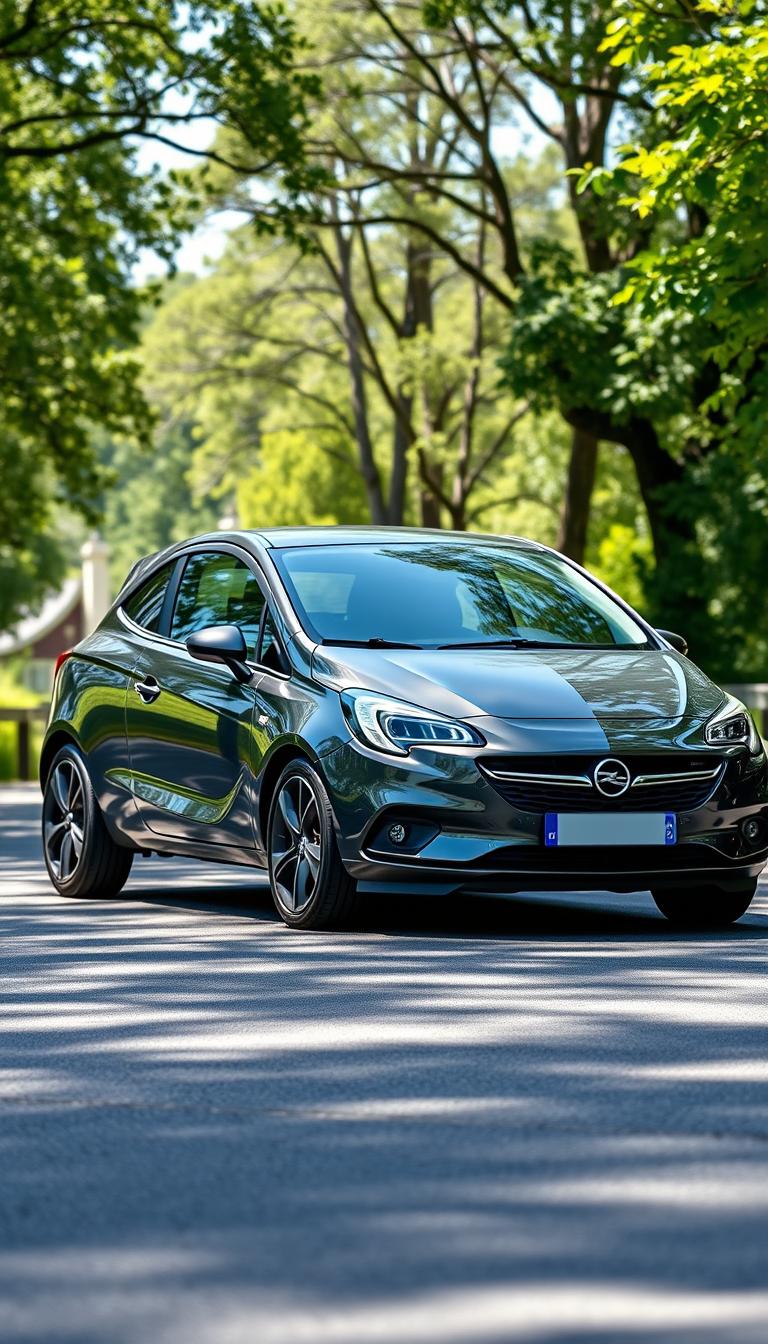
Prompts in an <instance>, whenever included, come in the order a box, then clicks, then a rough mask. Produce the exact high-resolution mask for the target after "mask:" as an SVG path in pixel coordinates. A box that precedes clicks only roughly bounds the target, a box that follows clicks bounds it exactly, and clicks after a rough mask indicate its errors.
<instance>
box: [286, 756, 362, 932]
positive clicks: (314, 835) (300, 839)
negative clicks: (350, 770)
mask: <svg viewBox="0 0 768 1344" xmlns="http://www.w3.org/2000/svg"><path fill="white" fill-rule="evenodd" d="M267 857H268V860H269V881H270V885H271V887H272V899H273V900H274V902H275V908H276V909H277V912H278V914H279V915H280V918H281V919H282V920H283V922H284V923H285V924H287V925H288V927H289V928H291V929H333V928H339V927H340V926H342V925H345V924H347V923H348V921H349V920H350V918H351V916H352V914H353V911H354V909H355V905H356V893H357V885H356V883H355V882H354V880H353V879H352V878H351V877H350V876H349V874H348V873H347V871H346V869H345V868H344V865H343V863H342V862H341V856H340V854H339V847H338V845H337V843H336V834H335V831H334V827H333V812H332V810H331V804H330V802H329V799H328V794H327V792H326V789H325V785H324V784H323V781H322V779H321V778H320V776H319V774H318V773H317V771H316V770H315V769H313V767H312V766H311V765H310V764H309V763H308V762H307V761H303V760H296V761H291V762H290V763H289V764H288V765H287V766H286V767H285V769H284V770H283V773H282V774H281V776H280V778H279V779H278V781H277V786H276V788H275V792H274V796H273V798H272V804H271V807H270V812H269V823H268V827H267Z"/></svg>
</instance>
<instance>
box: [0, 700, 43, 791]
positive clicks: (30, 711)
mask: <svg viewBox="0 0 768 1344" xmlns="http://www.w3.org/2000/svg"><path fill="white" fill-rule="evenodd" d="M47 718H48V705H33V706H29V707H27V708H24V709H2V708H0V723H15V724H16V778H17V779H34V777H35V772H34V771H33V769H32V753H31V751H30V746H31V742H32V725H33V723H45V721H46V719H47Z"/></svg>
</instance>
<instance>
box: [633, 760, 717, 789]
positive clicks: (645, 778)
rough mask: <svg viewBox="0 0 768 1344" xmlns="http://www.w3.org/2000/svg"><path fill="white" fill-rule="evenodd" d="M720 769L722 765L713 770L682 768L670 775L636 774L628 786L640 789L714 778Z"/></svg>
mask: <svg viewBox="0 0 768 1344" xmlns="http://www.w3.org/2000/svg"><path fill="white" fill-rule="evenodd" d="M722 769H723V767H722V765H718V766H716V767H715V769H714V770H684V771H681V772H679V773H678V774H670V775H637V777H636V778H635V779H633V780H632V783H631V784H630V786H629V787H630V788H631V789H642V788H647V787H648V786H649V785H651V786H652V785H654V784H684V783H687V782H688V781H690V780H697V779H714V778H715V777H716V776H717V775H719V774H720V772H721V770H722Z"/></svg>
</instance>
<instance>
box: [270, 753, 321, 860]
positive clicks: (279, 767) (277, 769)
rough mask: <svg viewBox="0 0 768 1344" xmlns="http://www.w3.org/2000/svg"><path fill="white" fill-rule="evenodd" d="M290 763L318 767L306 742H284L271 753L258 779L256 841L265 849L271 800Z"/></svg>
mask: <svg viewBox="0 0 768 1344" xmlns="http://www.w3.org/2000/svg"><path fill="white" fill-rule="evenodd" d="M291 761H306V762H307V763H308V764H309V765H314V766H315V768H316V769H317V768H319V766H320V762H319V759H318V757H317V755H316V754H315V752H314V751H312V749H311V747H309V746H308V745H307V744H306V742H301V741H298V740H297V741H295V742H286V743H284V744H283V745H282V746H280V747H276V748H275V750H274V751H273V752H272V754H271V756H270V757H269V759H268V761H267V763H266V765H265V766H264V769H263V770H262V772H261V776H260V778H259V797H258V827H259V833H258V837H257V839H258V840H259V841H260V843H261V844H262V845H263V846H264V848H265V849H266V844H267V823H268V822H269V809H270V807H271V806H272V799H273V798H274V796H275V786H276V784H277V781H278V779H279V778H280V776H281V774H282V773H283V771H284V769H285V767H286V765H288V764H290V762H291Z"/></svg>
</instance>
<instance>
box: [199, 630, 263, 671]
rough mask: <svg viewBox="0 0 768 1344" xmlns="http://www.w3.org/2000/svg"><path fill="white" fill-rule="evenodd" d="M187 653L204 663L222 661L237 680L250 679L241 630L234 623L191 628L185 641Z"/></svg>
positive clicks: (246, 652)
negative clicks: (199, 628) (200, 628)
mask: <svg viewBox="0 0 768 1344" xmlns="http://www.w3.org/2000/svg"><path fill="white" fill-rule="evenodd" d="M186 644H187V653H189V654H191V656H192V657H193V658H199V659H200V660H201V662H204V663H224V665H225V666H226V667H228V668H229V670H230V672H231V673H232V675H233V676H234V677H236V678H237V680H238V681H250V679H251V669H250V668H249V666H248V664H247V662H246V658H247V657H248V650H247V648H246V645H245V639H244V637H243V632H242V630H240V629H238V627H237V626H236V625H206V626H205V628H204V629H203V630H193V632H192V634H191V635H190V636H189V639H188V640H187V641H186Z"/></svg>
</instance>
